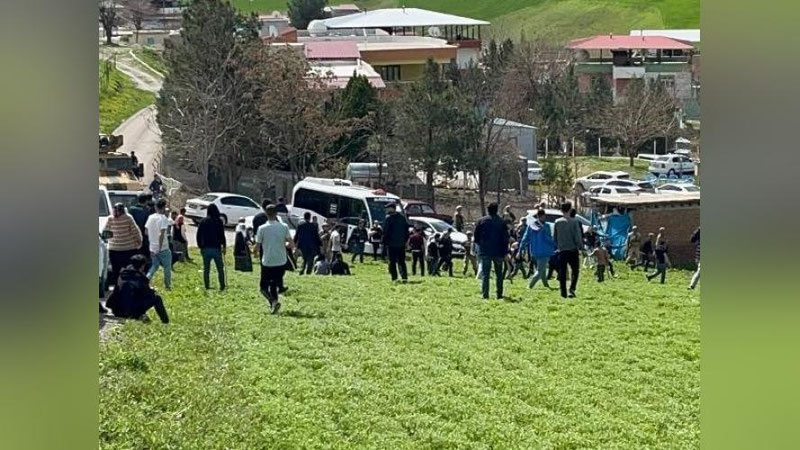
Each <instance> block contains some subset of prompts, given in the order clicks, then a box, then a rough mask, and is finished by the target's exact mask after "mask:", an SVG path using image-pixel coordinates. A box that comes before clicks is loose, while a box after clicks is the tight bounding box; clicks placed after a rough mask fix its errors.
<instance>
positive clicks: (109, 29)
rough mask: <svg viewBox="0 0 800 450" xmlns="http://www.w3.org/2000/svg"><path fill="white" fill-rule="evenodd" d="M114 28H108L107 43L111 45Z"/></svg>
mask: <svg viewBox="0 0 800 450" xmlns="http://www.w3.org/2000/svg"><path fill="white" fill-rule="evenodd" d="M112 33H113V30H112V29H111V28H106V45H111V34H112Z"/></svg>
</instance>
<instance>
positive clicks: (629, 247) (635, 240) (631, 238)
mask: <svg viewBox="0 0 800 450" xmlns="http://www.w3.org/2000/svg"><path fill="white" fill-rule="evenodd" d="M641 243H642V235H641V233H639V227H637V226H636V225H634V226H632V227H631V231H630V232H629V233H628V238H627V239H626V241H625V264H628V265H629V266H631V268H633V267H635V266H636V259H637V257H638V256H639V245H641Z"/></svg>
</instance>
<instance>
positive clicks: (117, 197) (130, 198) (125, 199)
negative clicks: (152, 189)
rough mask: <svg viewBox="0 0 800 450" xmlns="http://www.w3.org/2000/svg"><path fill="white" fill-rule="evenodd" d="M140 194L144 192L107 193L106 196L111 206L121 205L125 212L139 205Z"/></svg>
mask: <svg viewBox="0 0 800 450" xmlns="http://www.w3.org/2000/svg"><path fill="white" fill-rule="evenodd" d="M142 193H144V191H108V196H109V197H110V198H111V204H112V205H116V204H117V203H122V204H123V205H125V209H126V210H127V209H128V208H130V207H131V206H134V205H136V204H138V203H139V194H142Z"/></svg>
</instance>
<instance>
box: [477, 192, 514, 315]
mask: <svg viewBox="0 0 800 450" xmlns="http://www.w3.org/2000/svg"><path fill="white" fill-rule="evenodd" d="M487 211H488V212H489V215H488V216H485V217H482V218H481V219H480V220H479V221H478V223H477V225H475V243H476V244H478V247H479V251H480V254H479V255H478V257H479V258H480V260H481V275H482V282H481V293H482V294H483V298H484V300H488V299H489V275H491V271H492V266H494V272H495V276H496V280H497V281H496V283H497V298H498V299H500V298H503V264H504V258H505V256H506V253H507V252H508V238H509V235H508V226H506V223H505V222H504V221H503V219H502V218H501V217H500V216H498V215H497V203H490V204H489V206H488V207H487Z"/></svg>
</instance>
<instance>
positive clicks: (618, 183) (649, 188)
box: [601, 180, 656, 193]
mask: <svg viewBox="0 0 800 450" xmlns="http://www.w3.org/2000/svg"><path fill="white" fill-rule="evenodd" d="M601 186H604V187H614V188H627V189H630V190H631V192H651V193H652V192H655V191H656V187H655V186H653V183H651V182H649V181H642V180H611V181H608V182H606V183H603V184H602V185H601Z"/></svg>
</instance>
